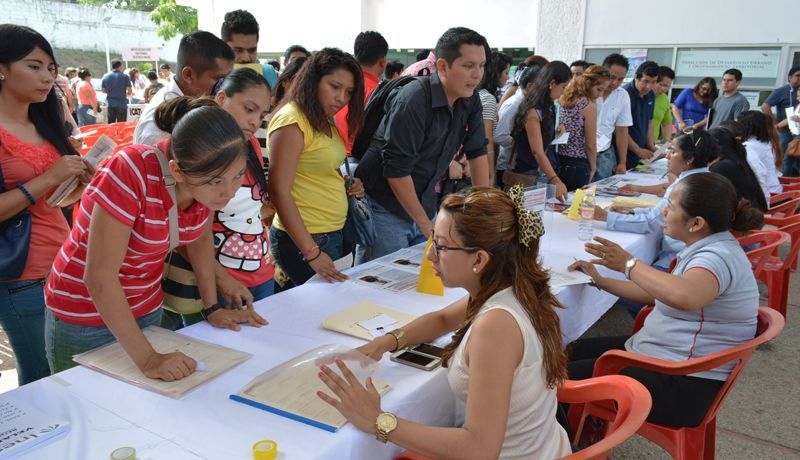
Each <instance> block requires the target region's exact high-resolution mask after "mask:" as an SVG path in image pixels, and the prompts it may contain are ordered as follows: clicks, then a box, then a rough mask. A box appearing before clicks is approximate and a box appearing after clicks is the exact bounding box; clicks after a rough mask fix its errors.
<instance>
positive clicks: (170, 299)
mask: <svg viewBox="0 0 800 460" xmlns="http://www.w3.org/2000/svg"><path fill="white" fill-rule="evenodd" d="M153 151H155V153H156V156H157V157H158V163H159V165H160V166H161V174H162V176H163V179H162V180H163V181H164V186H165V187H166V188H167V192H168V193H169V196H170V198H171V199H172V207H171V208H169V212H168V215H169V254H167V257H166V259H165V261H164V275H163V277H162V278H161V290H162V291H163V293H164V305H163V306H164V308H166V309H167V310H170V311H172V312H175V313H179V314H182V315H188V314H192V313H198V312H200V311H202V310H203V307H205V305H203V301H202V299H201V298H200V290H199V289H198V288H197V277H196V276H195V275H194V271H192V266H191V265H190V264H189V262H188V261H187V260H186V259H184V258H183V257H182V256H181V255H180V254H179V253H178V251H177V250H176V248H177V247H178V243H179V234H178V232H179V227H178V200H177V199H176V198H175V178H174V177H172V173H170V172H169V166H168V164H167V157H166V155H164V153H163V152H162V151H161V150H159V149H158V148H157V147H155V146H154V147H153Z"/></svg>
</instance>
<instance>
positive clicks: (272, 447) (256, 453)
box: [253, 439, 278, 460]
mask: <svg viewBox="0 0 800 460" xmlns="http://www.w3.org/2000/svg"><path fill="white" fill-rule="evenodd" d="M277 456H278V443H277V442H275V441H272V440H269V439H264V440H263V441H258V442H257V443H255V444H253V460H274V459H275V457H277Z"/></svg>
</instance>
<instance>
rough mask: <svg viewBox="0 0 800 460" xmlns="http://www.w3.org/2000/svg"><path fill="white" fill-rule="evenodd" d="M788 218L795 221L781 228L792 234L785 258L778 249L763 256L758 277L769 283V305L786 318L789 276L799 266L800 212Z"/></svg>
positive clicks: (782, 230)
mask: <svg viewBox="0 0 800 460" xmlns="http://www.w3.org/2000/svg"><path fill="white" fill-rule="evenodd" d="M786 219H794V220H795V222H794V223H792V224H789V225H786V226H784V227H782V228H781V233H786V234H787V235H791V238H792V244H791V246H790V248H789V253H788V254H787V255H786V258H785V259H781V258H780V256H779V255H778V251H777V250H776V251H774V252H773V253H771V254H769V255H766V256H762V259H764V260H763V261H759V265H760V266H761V270H760V271H759V274H758V275H757V278H758V279H759V280H761V281H763V282H764V284H766V285H767V289H768V291H769V298H768V300H767V305H769V307H770V308H774V309H775V310H777V311H778V312H779V313H780V314H781V315H783V317H784V318H786V313H787V310H788V304H789V277H790V275H791V273H792V271H793V267H794V268H795V269H796V267H797V254H798V251H800V237H798V235H800V214H799V215H795V216H792V217H788V218H786Z"/></svg>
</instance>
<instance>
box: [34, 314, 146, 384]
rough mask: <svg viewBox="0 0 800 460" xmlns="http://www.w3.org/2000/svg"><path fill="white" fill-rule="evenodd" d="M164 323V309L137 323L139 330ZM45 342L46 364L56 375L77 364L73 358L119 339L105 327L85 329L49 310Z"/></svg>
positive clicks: (46, 317)
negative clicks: (162, 313)
mask: <svg viewBox="0 0 800 460" xmlns="http://www.w3.org/2000/svg"><path fill="white" fill-rule="evenodd" d="M160 322H161V308H159V309H157V310H156V311H154V312H152V313H148V314H146V315H144V316H142V317H141V318H138V319H137V320H136V324H138V325H139V328H140V329H144V328H146V327H148V326H158V325H159V323H160ZM44 340H45V348H46V349H47V362H48V363H50V370H51V371H53V373H56V372H61V371H65V370H67V369H70V368H73V367H75V366H77V365H78V363H76V362H75V361H73V360H72V357H73V356H75V355H77V354H80V353H83V352H85V351H89V350H94V349H95V348H97V347H101V346H103V345H105V344H107V343H111V342H113V341H114V340H116V338H115V337H114V334H112V333H111V330H110V329H109V328H108V327H106V326H82V325H80V324H72V323H68V322H66V321H64V320H63V319H60V318H57V317H56V316H55V315H54V314H53V313H52V312H51V311H50V310H48V311H47V312H46V313H45V315H44Z"/></svg>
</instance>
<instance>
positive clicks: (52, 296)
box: [45, 139, 211, 326]
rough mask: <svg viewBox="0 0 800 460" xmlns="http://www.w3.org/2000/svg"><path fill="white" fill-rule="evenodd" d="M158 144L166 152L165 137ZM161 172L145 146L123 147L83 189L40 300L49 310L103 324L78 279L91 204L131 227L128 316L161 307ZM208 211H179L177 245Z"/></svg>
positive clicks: (164, 205)
mask: <svg viewBox="0 0 800 460" xmlns="http://www.w3.org/2000/svg"><path fill="white" fill-rule="evenodd" d="M158 146H159V148H160V149H161V151H162V152H165V153H166V152H168V151H169V140H168V139H167V140H165V141H162V142H161V143H159V145H158ZM162 177H163V176H162V174H161V167H160V166H159V163H158V157H157V156H156V153H155V152H154V151H153V150H152V148H151V147H149V146H146V145H132V146H129V147H125V148H123V149H121V150H119V151H118V152H116V153H115V154H114V155H113V156H112V157H111V158H109V160H108V161H107V162H106V163H105V164H104V165H103V166H102V168H100V169H98V171H97V174H95V177H94V179H93V180H92V182H91V183H90V184H89V186H88V187H87V188H86V191H85V192H84V193H83V197H82V198H81V206H80V212H79V213H78V215H77V218H76V220H75V225H74V227H73V228H72V232H71V233H70V235H69V238H67V241H65V242H64V244H63V245H62V246H61V250H60V251H59V253H58V255H57V256H56V259H55V262H54V263H53V270H52V272H51V275H50V278H49V280H48V281H47V286H46V288H45V304H46V306H47V308H48V309H50V311H51V312H53V314H54V315H56V316H57V317H58V318H60V319H62V320H64V321H67V322H69V323H73V324H80V325H85V326H102V325H104V323H103V319H102V318H101V317H100V314H99V313H98V312H97V308H96V307H95V305H94V302H93V301H92V298H91V296H90V295H89V292H88V291H87V289H86V285H85V284H84V283H83V275H84V270H85V267H86V250H87V248H88V246H87V241H88V238H89V222H90V219H91V215H92V210H93V209H94V206H95V205H98V206H100V207H101V208H102V209H103V210H104V211H106V212H108V213H109V214H110V215H111V216H113V217H114V218H115V219H117V220H118V221H120V222H122V223H123V224H125V225H127V226H129V227H131V236H130V239H129V240H128V251H127V252H126V254H125V259H124V260H123V262H122V266H121V267H120V269H119V280H120V283H122V288H123V290H124V291H125V295H126V297H127V299H128V304H129V305H130V309H131V311H132V312H133V316H134V317H136V318H139V317H141V316H144V315H146V314H148V313H150V312H152V311H155V310H156V309H157V308H159V307H160V306H161V303H162V300H163V294H162V291H161V277H162V275H163V273H164V258H165V256H166V255H167V252H168V250H169V212H168V211H169V208H170V207H171V206H172V199H171V198H170V196H169V192H168V191H167V188H166V187H165V186H164V184H163V181H162ZM210 214H211V213H210V210H209V209H208V208H207V207H205V206H203V205H202V204H200V203H197V202H195V203H194V204H192V206H190V207H189V209H187V210H186V211H179V212H178V223H179V227H180V244H181V245H186V244H189V243H191V242H193V241H195V240H197V239H198V238H199V237H200V235H201V234H202V233H203V229H204V227H205V225H206V222H207V221H208V218H209V216H210ZM100 250H102V249H100Z"/></svg>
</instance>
